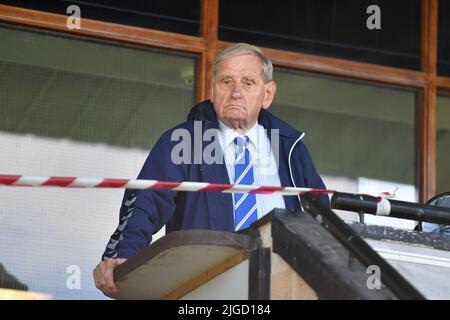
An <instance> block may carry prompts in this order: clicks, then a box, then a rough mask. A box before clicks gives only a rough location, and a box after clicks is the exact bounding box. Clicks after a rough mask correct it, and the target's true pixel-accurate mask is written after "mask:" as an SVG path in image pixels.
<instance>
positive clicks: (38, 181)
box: [0, 175, 336, 196]
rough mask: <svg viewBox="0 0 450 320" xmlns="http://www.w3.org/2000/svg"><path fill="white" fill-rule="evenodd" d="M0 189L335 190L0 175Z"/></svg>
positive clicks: (325, 192)
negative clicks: (1, 186) (10, 187)
mask: <svg viewBox="0 0 450 320" xmlns="http://www.w3.org/2000/svg"><path fill="white" fill-rule="evenodd" d="M0 185H4V186H17V187H62V188H119V189H125V188H126V189H156V190H174V191H191V192H225V193H253V194H274V193H275V194H281V195H285V196H288V195H299V194H300V195H301V194H303V193H307V192H309V193H315V194H328V193H334V192H336V191H335V190H328V189H313V188H293V187H276V186H252V185H239V184H236V185H232V184H217V183H208V182H191V181H183V182H176V181H160V180H131V179H103V178H98V179H96V178H78V177H36V176H23V175H0Z"/></svg>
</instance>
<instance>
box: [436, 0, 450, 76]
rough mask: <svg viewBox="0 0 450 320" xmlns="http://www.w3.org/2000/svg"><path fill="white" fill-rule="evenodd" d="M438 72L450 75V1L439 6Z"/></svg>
mask: <svg viewBox="0 0 450 320" xmlns="http://www.w3.org/2000/svg"><path fill="white" fill-rule="evenodd" d="M438 10H439V11H438V14H439V17H438V74H440V75H443V76H447V77H450V1H448V0H447V1H444V0H440V1H439V7H438Z"/></svg>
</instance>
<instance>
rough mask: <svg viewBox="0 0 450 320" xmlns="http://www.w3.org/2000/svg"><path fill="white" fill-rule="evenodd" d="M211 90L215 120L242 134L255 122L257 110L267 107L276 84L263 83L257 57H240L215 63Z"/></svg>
mask: <svg viewBox="0 0 450 320" xmlns="http://www.w3.org/2000/svg"><path fill="white" fill-rule="evenodd" d="M211 90H212V92H211V101H212V102H213V103H214V110H215V111H216V114H217V117H218V118H219V120H221V121H222V122H224V123H225V124H226V125H228V126H229V127H231V128H233V129H235V130H239V131H242V132H246V131H247V130H249V129H251V127H252V126H253V125H254V124H255V123H256V121H257V120H258V115H259V111H260V110H261V108H264V109H267V108H269V106H270V104H271V103H272V100H273V97H274V95H275V91H276V85H275V82H273V81H269V82H268V83H264V80H263V76H262V74H261V60H260V59H259V57H257V56H255V55H252V54H243V55H238V56H234V57H231V58H226V59H223V60H222V61H221V62H220V63H219V64H218V66H217V74H216V77H215V78H214V79H213V81H212V86H211Z"/></svg>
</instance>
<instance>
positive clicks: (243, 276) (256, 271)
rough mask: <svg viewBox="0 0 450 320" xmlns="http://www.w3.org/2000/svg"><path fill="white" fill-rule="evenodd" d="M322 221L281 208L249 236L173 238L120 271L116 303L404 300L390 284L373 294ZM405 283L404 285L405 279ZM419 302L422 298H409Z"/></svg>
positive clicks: (363, 272)
mask: <svg viewBox="0 0 450 320" xmlns="http://www.w3.org/2000/svg"><path fill="white" fill-rule="evenodd" d="M318 220H319V219H317V218H316V219H315V218H313V216H312V215H310V214H308V213H307V212H293V211H287V210H279V209H275V210H273V211H272V212H270V213H269V214H268V215H266V216H265V217H264V218H262V219H260V220H258V221H257V222H255V223H254V224H253V225H252V226H251V227H250V228H249V229H247V230H246V231H245V232H243V233H230V232H221V231H210V230H184V231H177V232H172V233H169V234H167V235H166V236H165V237H162V238H160V239H159V240H157V241H156V242H154V243H153V244H151V245H150V246H149V247H147V248H146V249H145V250H143V251H142V252H140V253H138V254H137V255H135V256H133V257H131V258H130V259H128V260H127V261H126V262H125V263H123V264H121V265H119V266H118V267H117V268H116V270H115V273H114V278H115V281H116V283H117V287H118V288H119V293H117V294H113V295H110V297H111V298H115V299H207V300H216V299H220V300H239V299H243V300H245V299H251V300H259V299H264V300H269V299H398V298H404V297H405V294H403V293H402V294H403V296H399V294H398V292H400V291H399V290H398V289H397V291H395V290H392V287H388V286H387V285H385V284H383V285H382V286H381V287H380V288H377V289H375V290H374V289H373V288H371V287H370V286H369V285H368V278H369V276H370V274H368V272H367V265H365V264H363V263H362V262H360V261H359V260H358V259H356V258H355V257H357V254H355V252H353V251H352V250H350V249H349V248H348V247H347V246H344V245H343V244H341V242H340V241H337V240H336V238H335V237H334V236H333V235H332V234H331V233H330V232H329V231H328V230H327V228H324V226H323V224H322V223H319V221H318ZM350 229H351V228H350ZM355 237H358V236H357V235H355ZM374 254H375V255H376V253H374ZM380 259H382V258H380ZM400 280H401V281H403V280H402V279H401V277H400ZM401 281H400V282H401ZM404 292H407V291H404ZM417 296H418V297H419V298H420V295H415V296H414V295H411V297H413V298H417ZM406 297H408V296H407V295H406Z"/></svg>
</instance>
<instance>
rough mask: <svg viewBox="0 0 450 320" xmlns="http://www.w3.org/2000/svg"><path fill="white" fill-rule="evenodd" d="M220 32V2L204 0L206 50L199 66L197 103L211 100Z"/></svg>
mask: <svg viewBox="0 0 450 320" xmlns="http://www.w3.org/2000/svg"><path fill="white" fill-rule="evenodd" d="M218 30H219V1H218V0H202V1H201V18H200V37H201V38H202V40H203V41H204V43H205V49H204V50H203V51H202V53H201V55H200V59H199V62H198V64H197V94H196V100H197V102H200V101H203V100H205V99H207V98H209V95H210V90H211V79H212V65H213V62H214V58H215V56H216V51H217V34H218Z"/></svg>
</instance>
